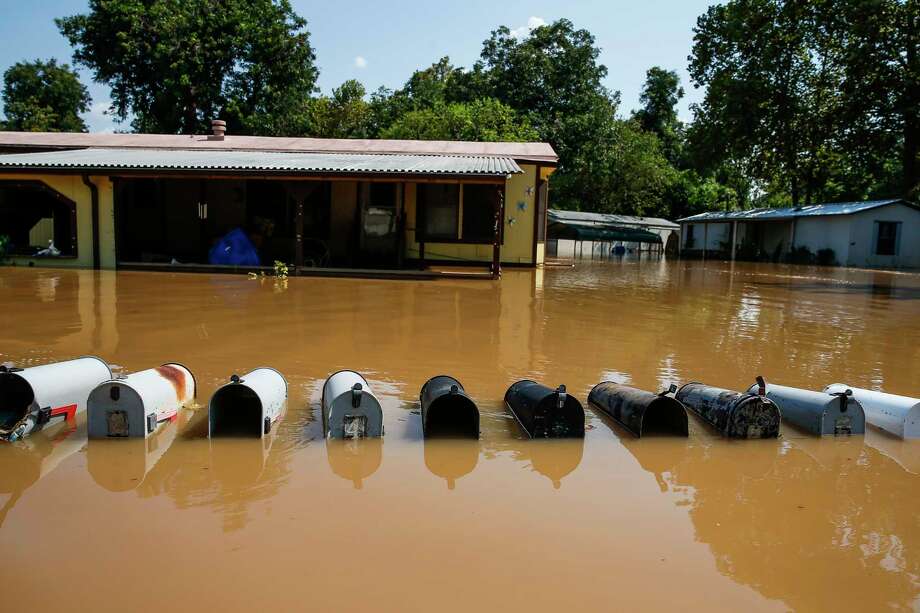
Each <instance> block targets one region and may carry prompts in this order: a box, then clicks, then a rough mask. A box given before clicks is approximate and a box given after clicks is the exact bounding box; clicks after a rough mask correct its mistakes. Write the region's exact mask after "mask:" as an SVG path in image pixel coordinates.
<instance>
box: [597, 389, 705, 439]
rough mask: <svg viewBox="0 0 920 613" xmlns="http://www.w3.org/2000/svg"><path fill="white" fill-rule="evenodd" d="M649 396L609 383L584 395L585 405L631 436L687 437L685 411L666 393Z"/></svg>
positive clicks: (638, 390) (682, 406) (641, 391)
mask: <svg viewBox="0 0 920 613" xmlns="http://www.w3.org/2000/svg"><path fill="white" fill-rule="evenodd" d="M676 389H677V388H676V387H675V386H673V385H672V386H671V389H669V390H667V391H664V392H661V393H660V394H653V393H652V392H647V391H645V390H640V389H636V388H634V387H629V386H628V385H620V384H619V383H613V382H611V381H604V382H603V383H598V384H597V385H595V386H594V388H593V389H592V390H591V393H589V394H588V404H590V405H591V406H593V407H596V408H597V409H598V410H599V411H601V412H602V413H604V414H605V415H607V416H608V417H610V418H611V419H612V420H614V421H615V422H617V423H618V424H619V425H621V426H623V427H624V428H626V429H627V430H629V431H630V432H631V433H632V434H634V435H635V436H638V437H641V436H642V435H644V434H652V433H661V434H674V435H677V436H687V435H688V427H687V411H686V410H685V409H684V405H682V404H681V403H680V402H679V401H678V400H675V399H674V398H671V397H670V396H668V395H667V394H669V393H673V392H674V391H675V390H676Z"/></svg>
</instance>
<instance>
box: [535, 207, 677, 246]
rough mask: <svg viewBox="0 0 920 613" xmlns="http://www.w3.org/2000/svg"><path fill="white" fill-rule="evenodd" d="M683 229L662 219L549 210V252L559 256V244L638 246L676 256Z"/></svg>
mask: <svg viewBox="0 0 920 613" xmlns="http://www.w3.org/2000/svg"><path fill="white" fill-rule="evenodd" d="M679 229H680V226H679V225H678V224H676V223H674V222H673V221H668V220H667V219H662V218H660V217H638V216H633V215H615V214H612V213H588V212H583V211H562V210H555V209H550V210H549V213H548V216H547V235H548V237H549V240H550V242H551V245H550V250H551V251H553V252H558V244H553V243H558V241H559V240H569V241H575V242H582V241H590V242H604V243H635V244H637V245H639V248H640V249H642V245H646V246H647V248H648V249H649V250H652V249H654V250H656V251H667V252H669V253H676V252H677V243H678V231H679Z"/></svg>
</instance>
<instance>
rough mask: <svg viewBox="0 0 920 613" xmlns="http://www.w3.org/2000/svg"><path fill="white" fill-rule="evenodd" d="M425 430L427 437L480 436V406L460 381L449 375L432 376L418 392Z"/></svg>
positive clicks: (423, 430)
mask: <svg viewBox="0 0 920 613" xmlns="http://www.w3.org/2000/svg"><path fill="white" fill-rule="evenodd" d="M419 401H420V402H421V406H422V432H423V433H424V435H425V436H426V437H431V436H459V437H466V438H479V409H478V408H477V407H476V403H475V402H473V400H472V399H471V398H470V397H469V396H467V395H466V391H465V390H464V389H463V386H462V385H461V384H460V382H459V381H457V380H456V379H454V378H453V377H450V376H447V375H439V376H437V377H432V378H431V379H428V381H426V382H425V385H423V386H422V390H421V392H419Z"/></svg>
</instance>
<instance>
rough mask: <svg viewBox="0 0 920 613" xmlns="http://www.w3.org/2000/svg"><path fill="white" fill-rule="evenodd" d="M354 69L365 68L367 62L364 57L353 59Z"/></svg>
mask: <svg viewBox="0 0 920 613" xmlns="http://www.w3.org/2000/svg"><path fill="white" fill-rule="evenodd" d="M355 68H367V60H366V59H364V56H362V55H359V56H357V57H356V58H355Z"/></svg>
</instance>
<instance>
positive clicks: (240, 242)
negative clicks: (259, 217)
mask: <svg viewBox="0 0 920 613" xmlns="http://www.w3.org/2000/svg"><path fill="white" fill-rule="evenodd" d="M208 263H210V264H225V265H232V266H259V265H260V264H261V262H260V261H259V252H258V251H256V248H255V245H253V244H252V241H250V240H249V237H247V236H246V234H245V233H244V232H243V231H242V230H240V229H239V228H236V229H234V230H231V231H230V232H228V233H227V234H226V235H225V236H224V237H223V238H222V239H220V240H219V241H217V244H216V245H214V247H212V248H211V251H210V252H209V253H208Z"/></svg>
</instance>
